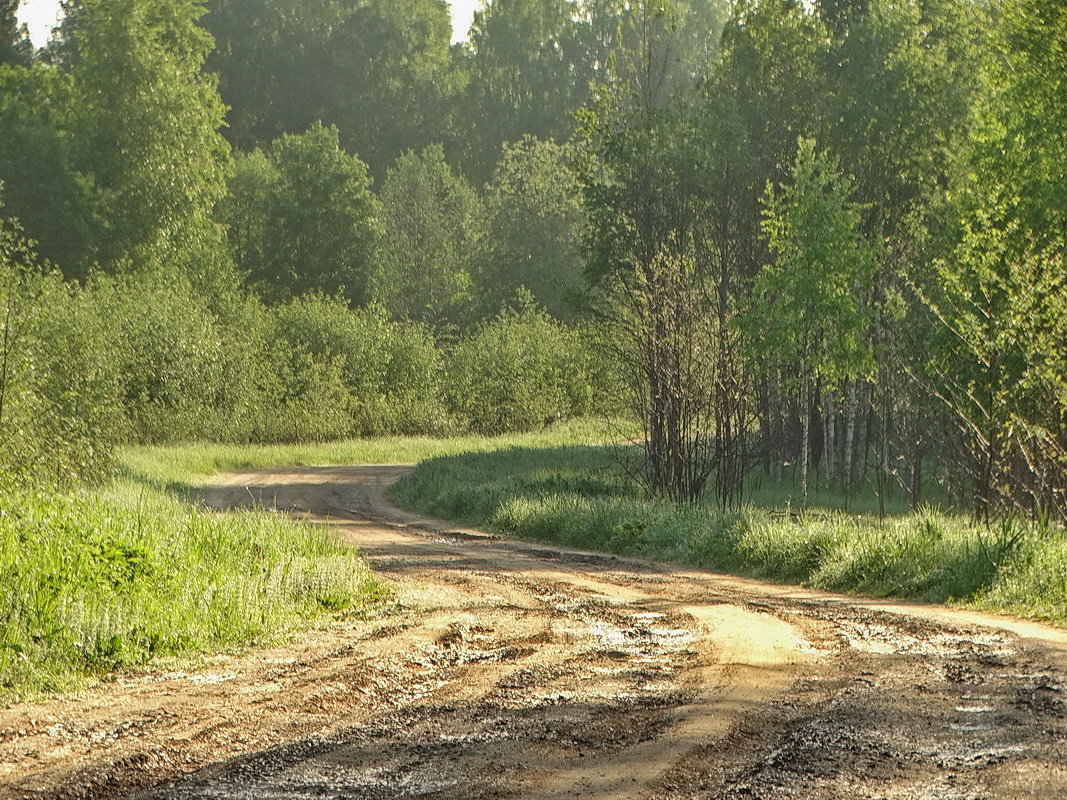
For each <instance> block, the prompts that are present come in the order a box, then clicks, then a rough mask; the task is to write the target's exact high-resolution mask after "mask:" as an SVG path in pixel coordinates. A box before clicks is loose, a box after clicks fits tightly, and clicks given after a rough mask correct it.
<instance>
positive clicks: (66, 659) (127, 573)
mask: <svg viewBox="0 0 1067 800" xmlns="http://www.w3.org/2000/svg"><path fill="white" fill-rule="evenodd" d="M0 508H2V510H0V585H2V586H3V587H4V591H3V593H2V594H0V694H2V695H5V696H6V697H7V699H14V698H18V697H21V696H26V695H31V694H34V693H37V692H42V691H55V690H62V689H66V688H70V687H72V686H74V685H76V684H77V683H78V681H79V679H81V678H84V677H85V676H89V675H96V674H101V673H104V672H107V671H110V670H114V669H116V668H120V667H128V666H133V665H139V664H144V663H146V662H149V661H151V660H153V659H156V658H159V657H165V656H185V655H189V654H193V653H201V652H218V651H222V650H227V649H230V648H232V647H234V646H244V645H251V644H258V643H263V642H267V641H270V640H272V639H274V638H276V637H277V636H279V635H281V634H284V633H287V632H290V631H293V630H295V629H298V628H300V627H304V626H306V625H308V624H309V623H310V622H311V621H312V620H313V619H315V618H316V617H319V616H321V615H323V614H329V613H335V612H341V611H355V610H358V609H360V608H362V607H364V606H365V605H366V604H367V603H369V602H373V601H375V600H377V599H379V598H381V597H383V596H384V593H385V589H384V585H383V584H382V582H381V581H380V580H379V579H377V578H376V577H375V576H374V575H373V574H372V573H371V572H370V570H369V569H368V568H367V566H366V564H365V562H364V561H363V560H362V558H361V557H360V556H359V554H358V552H357V551H356V550H355V549H354V548H353V547H351V546H350V545H347V544H344V543H342V542H340V541H338V540H336V539H334V538H332V537H330V536H329V535H328V534H327V533H326V532H325V531H322V530H320V529H316V528H314V527H313V526H310V525H306V524H297V523H294V522H292V521H290V520H287V519H285V518H280V517H278V516H275V515H270V514H267V513H265V512H242V513H240V514H225V515H222V514H211V513H208V512H204V511H201V510H198V509H195V508H193V507H191V506H188V505H186V504H183V503H181V502H180V501H179V500H177V499H174V498H171V497H168V496H165V495H163V494H161V493H159V492H155V491H152V490H150V489H146V488H144V487H141V486H137V485H135V484H133V483H131V482H129V481H120V482H117V483H116V484H114V485H113V486H111V487H109V488H107V489H103V490H100V489H96V490H93V489H84V490H78V491H73V492H68V493H55V494H45V493H39V492H31V491H17V490H7V491H5V492H3V496H2V497H0Z"/></svg>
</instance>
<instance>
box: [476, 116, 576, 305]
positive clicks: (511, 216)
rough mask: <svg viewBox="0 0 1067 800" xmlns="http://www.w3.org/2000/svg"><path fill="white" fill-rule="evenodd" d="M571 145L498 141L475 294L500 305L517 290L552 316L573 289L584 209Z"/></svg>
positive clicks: (526, 140) (490, 303) (488, 187)
mask: <svg viewBox="0 0 1067 800" xmlns="http://www.w3.org/2000/svg"><path fill="white" fill-rule="evenodd" d="M574 161H575V153H574V150H573V149H572V148H568V147H565V146H562V145H558V144H555V143H553V142H539V141H537V140H536V139H532V138H529V137H527V138H524V139H522V140H521V141H520V142H517V143H515V144H506V145H504V153H503V156H502V157H501V159H500V162H499V163H498V164H497V166H496V170H495V172H494V173H493V179H492V180H491V181H490V182H489V184H488V185H487V186H486V198H485V209H486V215H487V217H488V226H489V243H488V248H487V251H488V252H487V254H486V263H485V265H484V267H483V268H482V269H481V270H480V272H479V276H478V277H479V280H478V286H477V294H478V296H479V298H480V299H481V302H482V303H483V305H484V306H485V307H488V308H499V307H500V305H501V304H502V303H504V302H505V301H507V300H509V299H510V298H512V297H514V296H515V293H516V292H517V291H518V290H519V289H526V290H527V291H529V292H530V293H531V294H532V295H533V297H534V299H535V300H536V301H537V303H538V304H539V305H541V306H542V307H544V309H545V310H546V311H547V312H548V313H549V314H551V315H552V316H554V317H556V318H557V319H561V318H566V317H567V316H568V311H569V306H568V302H567V301H568V299H569V296H570V295H573V294H576V293H577V292H578V291H579V287H580V280H581V274H582V265H583V262H582V257H581V248H582V234H583V233H584V221H585V215H584V213H583V211H582V205H581V192H580V188H579V185H578V178H577V174H576V172H575V169H574V166H573V165H574Z"/></svg>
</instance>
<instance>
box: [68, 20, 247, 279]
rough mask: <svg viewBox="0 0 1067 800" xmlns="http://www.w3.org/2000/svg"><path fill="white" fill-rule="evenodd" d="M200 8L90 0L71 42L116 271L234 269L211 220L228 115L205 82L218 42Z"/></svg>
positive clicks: (81, 136) (106, 252)
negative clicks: (225, 261)
mask: <svg viewBox="0 0 1067 800" xmlns="http://www.w3.org/2000/svg"><path fill="white" fill-rule="evenodd" d="M201 13H202V9H201V7H200V5H199V3H197V2H196V0H84V2H83V3H82V6H81V10H80V12H79V13H78V14H77V15H76V16H75V17H74V18H73V19H71V20H68V23H70V25H69V26H68V28H67V34H66V35H67V37H68V38H69V39H70V40H72V43H73V47H74V48H75V50H76V53H77V58H76V59H75V60H74V63H73V65H72V68H71V74H72V77H73V82H74V91H73V98H72V110H71V118H70V120H69V123H68V124H69V125H70V130H71V131H72V133H73V135H74V136H75V138H76V141H77V151H78V163H77V166H78V168H79V171H80V172H82V173H83V174H86V175H88V176H91V178H92V180H93V182H94V184H95V186H96V188H97V190H98V191H99V192H100V195H99V198H100V203H99V205H100V208H99V211H100V215H101V217H102V220H103V225H102V226H101V228H100V236H99V238H98V240H97V241H96V242H95V244H96V248H95V250H96V252H97V254H98V256H99V258H100V260H101V261H102V262H103V263H104V264H106V265H108V266H109V268H111V269H116V268H118V265H120V264H126V265H128V266H127V267H126V268H129V265H132V266H133V267H136V268H163V267H164V266H165V267H166V268H168V269H177V270H182V271H185V272H187V273H189V274H193V275H198V276H200V277H208V276H210V275H212V274H217V273H218V272H219V270H220V269H221V268H222V266H223V265H221V264H220V259H221V257H222V255H221V253H222V247H221V244H222V233H221V231H220V230H219V229H218V228H217V226H216V225H215V224H214V223H213V222H212V219H211V211H212V208H213V207H214V205H215V203H216V201H217V200H218V199H219V198H220V197H221V196H222V195H223V193H224V192H225V174H226V170H227V167H228V163H229V147H228V145H227V144H226V141H225V140H224V139H223V138H222V137H221V135H220V134H219V129H220V128H221V127H222V124H223V111H224V109H223V105H222V102H221V101H220V100H219V96H218V93H217V92H216V90H215V83H216V82H215V79H214V78H213V77H212V76H210V75H208V74H206V73H204V72H203V71H202V67H203V64H204V59H205V58H206V56H207V54H208V52H209V51H210V50H211V38H210V36H208V35H207V34H206V33H205V32H204V31H203V30H202V29H201V28H200V27H198V26H197V24H196V23H197V19H198V18H199V16H200V14H201Z"/></svg>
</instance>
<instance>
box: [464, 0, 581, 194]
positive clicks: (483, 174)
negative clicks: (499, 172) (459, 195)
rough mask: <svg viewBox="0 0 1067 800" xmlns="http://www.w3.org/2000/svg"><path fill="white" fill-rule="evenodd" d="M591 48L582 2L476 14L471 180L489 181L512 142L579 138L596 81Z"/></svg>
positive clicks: (468, 106) (469, 54)
mask: <svg viewBox="0 0 1067 800" xmlns="http://www.w3.org/2000/svg"><path fill="white" fill-rule="evenodd" d="M590 45H591V40H590V28H589V24H588V22H587V21H585V20H584V19H583V15H582V13H581V8H580V7H579V4H578V3H577V2H574V0H492V1H491V2H490V3H488V4H487V5H486V6H485V7H484V8H482V9H481V10H479V11H477V12H475V15H474V23H473V25H472V27H471V36H470V46H469V50H468V51H466V60H467V66H468V68H469V71H470V83H469V85H468V87H467V96H466V98H465V105H464V109H465V116H466V118H467V119H466V122H467V124H468V125H469V129H468V130H469V133H467V134H466V136H465V139H466V140H467V148H466V150H465V152H464V153H463V160H464V163H465V165H466V167H467V172H468V174H470V175H471V176H472V177H473V178H474V179H475V180H482V179H485V178H487V177H488V176H489V173H490V171H491V170H492V166H493V164H494V163H495V162H496V160H497V157H498V156H499V153H500V147H501V146H502V144H503V143H504V142H517V141H519V140H520V139H521V138H522V137H523V136H524V135H530V136H534V137H536V138H537V139H542V140H548V139H552V140H557V141H563V140H565V139H567V138H568V137H569V136H570V135H571V133H573V131H574V129H575V119H574V115H575V113H576V112H577V111H578V109H580V108H581V107H582V106H583V105H584V103H585V102H586V100H587V99H588V97H589V90H590V83H591V82H592V80H593V79H594V76H595V75H594V67H595V64H594V63H593V60H592V57H591V56H592V54H591V51H590Z"/></svg>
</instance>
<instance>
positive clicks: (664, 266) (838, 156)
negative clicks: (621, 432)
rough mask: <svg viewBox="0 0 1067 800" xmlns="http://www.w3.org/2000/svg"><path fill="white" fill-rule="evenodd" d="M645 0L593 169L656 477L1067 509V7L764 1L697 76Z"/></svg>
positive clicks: (663, 483) (689, 486)
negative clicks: (760, 481) (684, 75)
mask: <svg viewBox="0 0 1067 800" xmlns="http://www.w3.org/2000/svg"><path fill="white" fill-rule="evenodd" d="M630 18H631V19H632V20H633V23H632V25H631V30H632V38H633V40H634V41H635V43H636V46H633V47H631V48H630V49H629V50H628V51H626V54H625V55H620V57H619V58H618V59H617V60H616V62H615V64H614V68H613V69H612V70H611V74H610V76H609V77H608V78H607V80H606V82H605V84H604V88H603V90H602V92H601V94H600V95H599V97H598V102H597V103H596V105H595V110H594V111H593V112H592V113H591V115H590V119H589V123H588V130H587V137H588V142H589V146H590V148H591V150H592V153H593V155H594V156H595V158H593V159H591V161H590V165H591V166H590V167H589V170H588V172H587V173H586V174H585V175H584V177H583V183H584V186H585V190H586V198H587V208H588V209H589V211H590V214H591V225H592V233H591V236H590V243H591V249H590V253H591V259H590V262H589V270H590V275H591V277H592V278H593V280H594V281H595V285H596V286H597V287H598V289H599V309H600V313H601V314H602V316H603V318H604V320H605V322H606V324H607V325H608V327H609V329H611V330H614V331H616V332H622V334H623V335H621V336H617V337H616V339H615V340H614V341H615V342H616V344H617V348H616V349H617V351H618V353H619V355H620V357H621V358H622V361H623V363H624V364H626V365H627V367H628V370H629V373H630V376H631V383H632V386H633V387H634V389H635V395H636V397H637V398H638V400H639V410H640V413H641V416H642V419H643V420H644V421H645V424H646V429H647V435H648V445H647V447H646V462H645V463H644V464H643V465H642V466H643V474H644V476H645V479H646V482H647V484H648V485H649V487H650V488H651V489H653V490H654V491H656V492H658V493H663V494H668V495H671V496H674V497H678V498H685V499H692V498H695V497H699V496H700V495H701V494H702V493H703V492H704V490H705V487H706V486H711V487H713V489H714V491H715V493H716V494H717V495H718V497H719V498H720V500H721V501H722V502H723V503H724V504H727V505H731V504H736V503H738V502H740V500H741V499H742V498H743V497H744V490H745V487H746V481H751V479H752V478H753V477H755V476H756V475H758V474H760V472H762V473H763V474H765V475H769V476H771V477H777V476H780V475H781V474H782V471H783V468H788V469H787V474H788V472H792V473H793V474H794V476H795V480H796V485H797V494H798V502H799V504H800V505H804V504H805V503H806V498H807V492H808V487H809V485H810V484H811V483H812V482H813V481H815V480H818V481H819V482H820V483H821V485H822V486H830V487H836V488H838V489H839V490H841V491H842V492H844V493H845V494H846V496H848V495H852V494H854V493H855V492H856V491H858V490H859V489H860V488H861V487H864V486H873V487H874V488H875V489H876V491H877V492H878V495H879V497H880V498H884V497H885V496H886V495H887V494H889V493H892V492H895V493H897V494H898V495H899V494H904V495H905V496H907V497H910V499H911V500H912V502H913V503H915V504H918V503H920V502H922V501H923V500H924V499H926V498H933V499H935V500H940V499H944V498H946V497H947V498H948V499H950V500H951V501H953V502H955V503H957V504H959V505H961V506H970V507H972V508H973V509H974V510H975V512H976V513H977V514H978V516H980V517H982V518H986V519H988V517H989V516H990V515H992V514H995V513H1000V512H1003V511H1011V512H1017V511H1022V512H1024V513H1027V514H1032V515H1035V516H1037V517H1040V518H1044V519H1046V520H1047V519H1049V518H1059V519H1067V260H1065V258H1067V256H1065V249H1064V245H1065V233H1067V225H1065V223H1067V218H1065V216H1064V215H1065V213H1067V194H1065V191H1067V181H1065V177H1067V150H1065V149H1064V131H1065V130H1067V127H1065V125H1067V83H1065V82H1064V78H1063V76H1064V75H1067V51H1065V50H1064V48H1063V42H1064V41H1067V7H1065V6H1064V5H1063V4H1062V3H1047V2H1041V1H1040V0H1005V1H1004V2H996V3H984V2H972V1H971V0H909V1H908V2H903V3H900V2H887V1H884V0H822V1H821V2H817V3H814V4H806V3H801V2H791V1H790V0H754V1H749V2H741V3H738V4H737V6H736V7H735V9H734V12H733V14H732V16H731V18H730V19H729V21H728V22H727V24H726V26H725V29H724V31H723V35H722V40H721V55H720V57H718V58H716V59H715V60H713V61H712V62H711V63H710V64H709V65H708V69H707V71H706V72H705V73H704V74H703V75H702V76H701V80H699V81H698V82H697V83H696V85H695V87H687V86H684V85H683V86H681V87H680V88H677V87H676V85H675V82H674V81H673V80H672V77H671V65H672V64H673V63H674V61H673V57H672V52H673V50H674V49H675V47H676V45H675V41H676V37H677V35H678V32H677V24H676V22H675V19H674V16H673V14H672V12H671V10H670V8H669V7H668V6H664V4H662V3H654V2H648V3H635V4H633V5H632V11H631V17H630ZM754 468H759V471H758V472H755V473H754V472H753V471H752V470H753V469H754Z"/></svg>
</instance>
